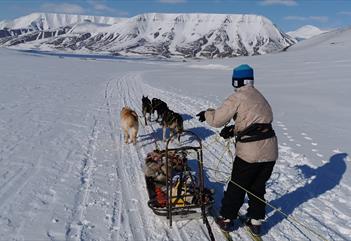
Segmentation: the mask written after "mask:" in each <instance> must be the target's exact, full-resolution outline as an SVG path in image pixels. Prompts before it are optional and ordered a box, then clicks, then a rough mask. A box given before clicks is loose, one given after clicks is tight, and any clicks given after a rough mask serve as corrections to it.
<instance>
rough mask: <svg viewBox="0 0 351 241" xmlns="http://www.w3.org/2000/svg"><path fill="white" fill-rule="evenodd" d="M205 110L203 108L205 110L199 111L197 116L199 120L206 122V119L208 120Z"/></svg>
mask: <svg viewBox="0 0 351 241" xmlns="http://www.w3.org/2000/svg"><path fill="white" fill-rule="evenodd" d="M205 112H206V111H204V110H203V111H201V112H199V113H197V114H196V116H198V117H199V121H201V122H204V121H205V120H206V117H205Z"/></svg>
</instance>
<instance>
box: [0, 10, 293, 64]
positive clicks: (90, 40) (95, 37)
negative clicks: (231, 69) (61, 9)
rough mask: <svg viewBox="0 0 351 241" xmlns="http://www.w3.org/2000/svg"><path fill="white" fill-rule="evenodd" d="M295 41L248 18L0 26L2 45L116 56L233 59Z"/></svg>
mask: <svg viewBox="0 0 351 241" xmlns="http://www.w3.org/2000/svg"><path fill="white" fill-rule="evenodd" d="M28 22H30V23H28ZM1 31H2V32H1ZM11 31H12V32H11ZM16 31H17V32H16ZM39 40H40V41H39ZM44 40H45V41H44ZM295 42H296V41H295V40H294V39H293V38H291V37H290V36H288V35H286V34H285V33H284V32H282V31H281V30H279V29H278V28H277V26H275V25H274V24H273V23H272V22H271V21H270V20H269V19H268V18H266V17H264V16H260V15H247V14H207V13H186V14H178V13H173V14H170V13H167V14H164V13H145V14H140V15H136V16H134V17H131V18H113V17H104V16H89V15H71V14H50V13H45V14H42V13H33V14H30V15H27V16H24V17H21V18H18V19H15V20H13V21H12V22H11V21H2V22H0V45H3V46H18V47H26V48H38V49H41V48H45V49H52V50H57V49H59V50H64V51H80V52H94V53H96V52H109V53H111V54H118V55H134V54H137V55H159V56H164V57H171V56H180V57H204V58H213V57H235V56H243V55H259V54H265V53H270V52H274V51H277V50H280V49H283V48H286V47H288V46H290V45H292V44H294V43H295Z"/></svg>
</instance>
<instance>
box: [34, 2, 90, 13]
mask: <svg viewBox="0 0 351 241" xmlns="http://www.w3.org/2000/svg"><path fill="white" fill-rule="evenodd" d="M40 9H41V10H42V11H45V12H56V13H71V14H82V13H85V10H84V8H83V7H81V6H80V5H77V4H71V3H44V4H43V5H41V6H40Z"/></svg>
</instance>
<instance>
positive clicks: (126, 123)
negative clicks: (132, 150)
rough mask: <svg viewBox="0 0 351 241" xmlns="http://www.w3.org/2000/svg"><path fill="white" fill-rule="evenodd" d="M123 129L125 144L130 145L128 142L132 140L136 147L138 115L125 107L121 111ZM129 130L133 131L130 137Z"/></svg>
mask: <svg viewBox="0 0 351 241" xmlns="http://www.w3.org/2000/svg"><path fill="white" fill-rule="evenodd" d="M121 127H122V129H123V131H124V142H125V143H128V140H129V139H131V142H133V144H134V145H135V144H136V141H137V134H138V129H139V122H138V115H137V113H136V112H135V111H134V110H132V109H130V108H129V107H127V106H126V107H123V108H122V111H121ZM129 129H131V133H130V135H129Z"/></svg>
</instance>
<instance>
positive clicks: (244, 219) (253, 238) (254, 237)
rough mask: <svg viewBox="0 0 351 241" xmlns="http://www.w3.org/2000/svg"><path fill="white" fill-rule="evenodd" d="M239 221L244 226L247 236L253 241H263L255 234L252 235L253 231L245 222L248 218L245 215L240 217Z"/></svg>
mask: <svg viewBox="0 0 351 241" xmlns="http://www.w3.org/2000/svg"><path fill="white" fill-rule="evenodd" d="M239 220H240V221H241V223H242V225H243V226H244V227H243V228H244V230H245V232H246V234H247V235H248V236H249V237H250V238H251V239H252V240H253V241H263V240H262V238H261V236H257V235H255V234H253V233H252V231H251V229H250V228H249V227H248V226H246V224H245V221H246V217H245V216H244V215H239Z"/></svg>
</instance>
